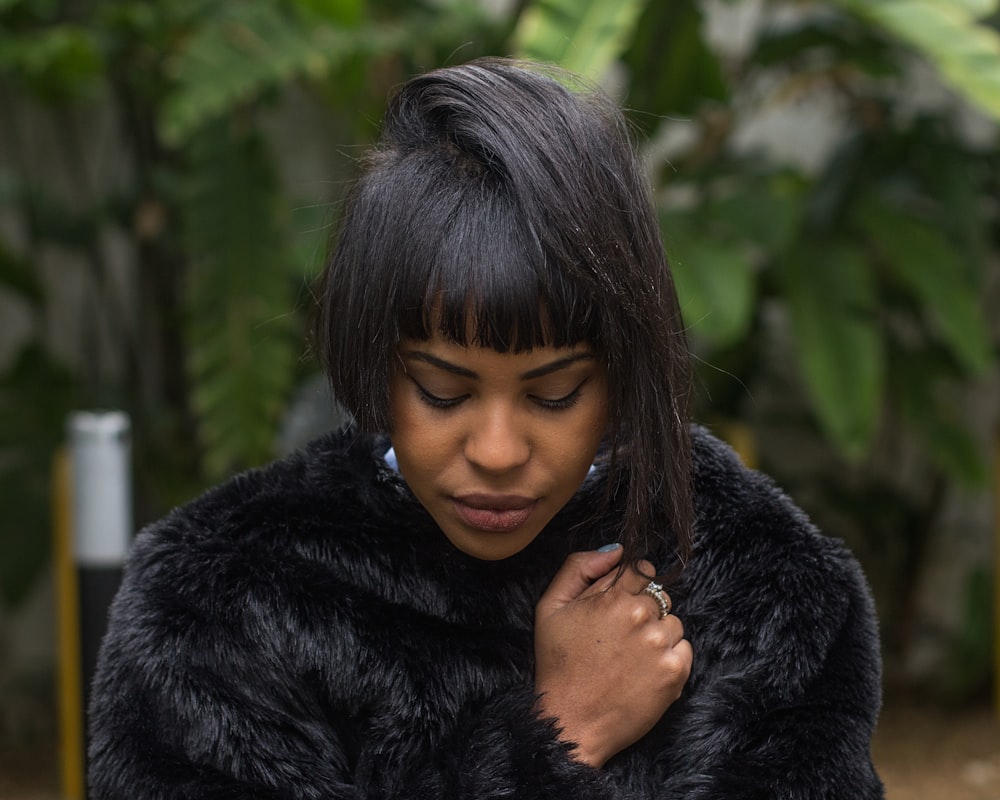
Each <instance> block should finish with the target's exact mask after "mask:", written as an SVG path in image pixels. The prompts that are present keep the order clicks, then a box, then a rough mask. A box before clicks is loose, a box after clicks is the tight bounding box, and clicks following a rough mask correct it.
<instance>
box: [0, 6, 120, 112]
mask: <svg viewBox="0 0 1000 800" xmlns="http://www.w3.org/2000/svg"><path fill="white" fill-rule="evenodd" d="M103 67H104V64H103V59H102V57H101V53H100V49H99V47H98V45H97V41H96V38H95V36H94V34H93V33H92V32H91V31H89V30H87V29H85V28H83V27H81V26H78V25H68V24H67V25H54V26H51V27H47V28H42V29H40V30H34V31H19V32H17V33H16V34H14V35H11V34H8V33H4V32H2V31H0V74H3V73H4V72H6V73H9V74H11V75H13V76H14V77H15V78H16V79H17V80H18V81H23V82H24V85H26V86H27V87H28V88H29V89H30V90H32V91H34V92H35V93H36V94H37V95H39V96H41V97H42V98H44V99H46V100H51V101H61V100H66V99H73V98H77V97H83V96H87V95H89V94H91V93H93V92H94V91H96V89H97V86H98V80H99V78H100V77H101V75H102V72H103Z"/></svg>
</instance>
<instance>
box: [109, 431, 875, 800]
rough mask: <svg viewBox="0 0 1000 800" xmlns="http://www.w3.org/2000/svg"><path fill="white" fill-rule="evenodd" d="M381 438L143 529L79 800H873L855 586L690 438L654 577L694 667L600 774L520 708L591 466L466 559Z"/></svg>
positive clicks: (870, 617) (845, 558)
mask: <svg viewBox="0 0 1000 800" xmlns="http://www.w3.org/2000/svg"><path fill="white" fill-rule="evenodd" d="M386 447H387V442H386V441H385V440H384V439H379V438H377V437H368V436H359V435H354V434H352V433H349V432H348V433H344V434H335V435H330V436H328V437H325V438H324V439H321V440H319V441H317V442H315V443H314V444H313V445H311V446H310V447H308V448H307V449H305V450H304V451H302V452H300V453H299V454H297V455H295V456H292V457H290V458H288V459H285V460H283V461H280V462H276V463H275V464H272V465H271V466H269V467H266V468H264V469H261V470H257V471H253V472H249V473H246V474H243V475H241V476H238V477H236V478H234V479H233V480H231V481H229V482H228V483H226V484H225V485H223V486H221V487H219V488H217V489H215V490H212V491H211V492H209V493H207V494H206V495H204V496H203V497H201V498H200V499H198V500H196V501H195V502H193V503H191V504H190V505H188V506H186V507H184V508H182V509H179V510H177V511H175V512H173V513H172V514H171V515H170V516H168V517H167V518H165V519H164V520H162V521H160V522H158V523H156V524H155V525H153V526H151V527H149V528H148V529H146V530H145V531H143V532H142V533H141V534H140V536H139V537H138V539H137V541H136V543H135V547H134V550H133V553H132V556H131V558H130V562H129V565H128V567H127V570H126V575H125V579H124V582H123V585H122V588H121V590H120V592H119V594H118V597H117V599H116V601H115V603H114V605H113V608H112V611H111V619H110V628H109V632H108V635H107V636H106V638H105V641H104V644H103V647H102V651H101V656H100V663H99V666H98V672H97V677H96V680H95V685H94V688H93V703H92V708H91V750H90V759H91V761H90V763H91V768H90V782H91V796H92V797H93V798H96V799H97V800H110V799H111V798H129V799H130V800H134V798H302V799H303V800H311V799H312V798H316V799H317V800H318V798H326V799H329V798H384V799H385V800H390V799H395V798H400V799H401V798H476V800H482V799H483V798H497V799H499V798H518V800H528V799H530V798H538V799H539V800H541V799H543V798H544V799H545V800H556V799H557V798H558V799H559V800H563V799H564V798H609V799H610V798H615V799H616V800H618V799H624V798H663V799H664V800H665V799H666V798H677V799H678V800H681V799H682V800H723V799H725V800H739V799H745V800H749V799H750V798H760V799H761V800H764V798H768V799H772V798H775V799H776V798H782V799H783V800H805V799H806V798H830V799H831V800H832V799H833V798H843V799H844V800H848V798H849V799H850V800H875V799H876V798H881V797H882V787H881V784H880V782H879V780H878V777H877V776H876V774H875V772H874V770H873V767H872V763H871V759H870V755H869V745H870V739H871V733H872V729H873V727H874V724H875V719H876V715H877V712H878V707H879V679H880V663H879V654H878V638H877V631H876V627H875V618H874V612H873V608H872V604H871V601H870V598H869V594H868V589H867V587H866V585H865V582H864V579H863V577H862V575H861V573H860V571H859V569H858V567H857V565H856V563H855V562H854V560H853V559H852V558H851V556H850V555H849V554H848V553H846V552H845V550H844V549H843V547H842V546H840V545H839V544H837V543H835V542H833V541H832V540H829V539H827V538H825V537H823V536H821V535H820V534H819V533H818V532H817V531H816V530H815V529H814V528H813V527H812V526H811V525H810V523H809V522H808V521H807V520H806V519H805V518H804V516H803V515H802V513H801V512H800V511H798V510H797V509H796V508H795V507H794V506H793V505H792V504H791V503H790V502H789V501H788V500H787V499H786V498H785V497H784V496H783V495H782V494H781V493H780V492H778V491H777V490H776V489H775V488H774V487H773V485H772V484H771V483H770V481H769V480H768V479H767V478H765V477H763V476H762V475H760V474H757V473H753V472H749V471H747V470H746V469H744V468H743V467H742V466H741V465H740V464H739V463H738V461H737V460H736V458H735V456H734V455H733V454H732V453H731V452H730V451H729V450H728V449H727V448H726V447H725V446H724V445H722V444H720V443H719V442H718V441H716V440H715V439H713V438H711V437H710V436H709V435H708V434H707V433H705V432H704V431H700V430H699V431H696V433H695V476H696V497H697V520H698V522H697V529H696V542H695V551H694V553H693V555H692V557H691V559H690V561H689V563H688V564H687V565H686V567H685V569H684V571H683V573H682V575H681V578H680V579H679V581H678V583H677V584H676V585H674V586H671V587H670V589H671V594H672V596H673V597H674V599H675V613H677V614H678V615H679V616H680V617H681V619H682V620H683V622H684V625H685V629H686V632H687V636H688V638H689V639H690V641H691V643H692V646H693V649H694V653H695V660H694V670H693V673H692V675H691V678H690V681H689V683H688V685H687V686H686V687H685V690H684V693H683V696H682V698H681V700H679V701H678V702H677V703H675V704H674V705H673V706H672V707H671V708H670V709H669V710H668V711H667V713H666V714H665V715H664V717H663V718H662V719H661V721H660V722H659V723H658V724H657V726H656V727H655V728H654V729H653V730H652V731H651V732H650V733H649V734H648V735H647V736H646V737H644V738H643V739H642V740H640V741H639V742H637V743H636V744H635V745H633V746H632V747H630V748H628V749H627V750H626V751H624V752H622V753H620V754H619V755H618V756H616V757H615V758H613V759H612V760H611V761H610V762H609V763H608V764H607V765H606V766H605V768H604V769H602V770H594V769H591V768H590V767H587V766H584V765H582V764H580V763H578V762H576V761H574V760H573V759H572V757H571V748H570V747H567V746H566V745H564V744H562V743H560V741H559V740H558V739H557V736H556V730H555V728H554V726H553V724H552V722H551V721H548V720H543V719H539V718H538V716H537V715H536V713H535V712H534V711H533V703H534V700H535V697H534V694H533V692H532V673H533V645H532V620H533V615H534V605H535V602H536V601H537V599H538V598H539V596H540V595H541V593H542V592H543V590H544V589H545V587H546V586H547V584H548V582H549V580H550V579H551V577H552V575H553V574H554V573H555V572H556V570H557V569H558V568H559V566H560V565H561V564H562V561H563V559H564V558H565V556H566V555H567V554H568V553H569V552H571V551H572V550H574V549H582V548H591V547H597V546H599V545H601V544H604V543H606V542H608V541H614V540H615V530H616V524H617V521H618V520H619V519H620V516H619V515H618V512H617V510H616V509H615V508H614V505H612V508H611V509H610V510H609V511H608V512H606V513H605V514H604V515H603V516H601V517H600V518H594V517H593V516H592V515H591V514H590V513H589V510H590V509H592V508H594V507H595V505H596V504H599V502H600V500H601V499H602V498H603V496H604V488H603V485H602V481H601V478H600V476H599V475H595V476H592V477H590V478H588V479H587V481H586V482H585V483H584V485H583V486H582V487H581V489H580V491H579V492H578V494H577V496H576V497H575V498H574V500H573V501H571V502H570V503H569V504H568V505H567V507H566V508H565V509H563V511H562V512H560V514H559V515H558V516H557V517H556V518H555V519H554V520H553V522H552V523H550V525H549V526H548V527H547V528H546V529H545V531H543V532H542V534H541V535H540V536H539V537H538V539H536V540H535V542H534V543H532V545H530V546H529V547H528V548H527V549H526V550H524V551H522V552H521V553H519V554H518V555H516V556H514V557H513V558H510V559H507V560H506V561H502V562H482V561H476V560H474V559H471V558H469V557H467V556H465V555H464V554H462V553H460V552H458V551H457V550H455V549H454V548H453V547H452V546H451V544H450V543H449V542H448V541H447V540H446V539H445V538H444V536H442V535H441V533H440V532H439V531H438V530H437V529H436V527H435V525H434V523H433V521H432V520H431V519H430V517H429V516H428V515H427V513H426V512H425V511H424V510H423V508H422V507H421V506H420V505H419V504H418V503H417V502H416V501H415V500H414V499H413V498H412V496H411V495H410V494H409V492H408V491H407V489H406V487H405V485H404V484H403V483H402V481H401V479H400V478H399V477H398V475H396V474H395V473H394V472H393V471H392V470H390V469H389V468H388V467H386V465H385V463H384V461H383V460H382V459H381V454H382V453H384V451H385V449H386ZM664 529H666V528H664ZM670 551H671V547H670V543H669V541H664V549H663V552H662V553H660V554H659V555H658V558H659V559H660V564H659V565H660V566H661V567H662V566H666V565H667V564H668V563H669V560H670V559H669V558H668V556H667V553H669V552H670ZM608 692H609V693H612V692H614V687H613V686H609V687H608Z"/></svg>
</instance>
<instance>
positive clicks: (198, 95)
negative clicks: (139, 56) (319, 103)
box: [160, 0, 488, 143]
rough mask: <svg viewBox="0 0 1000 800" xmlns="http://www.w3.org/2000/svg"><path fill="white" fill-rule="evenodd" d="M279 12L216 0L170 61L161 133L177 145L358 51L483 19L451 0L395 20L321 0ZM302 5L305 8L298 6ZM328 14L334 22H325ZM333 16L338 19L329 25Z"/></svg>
mask: <svg viewBox="0 0 1000 800" xmlns="http://www.w3.org/2000/svg"><path fill="white" fill-rule="evenodd" d="M312 5H313V8H312V10H311V11H308V12H307V13H303V14H300V15H297V16H296V15H293V14H287V13H284V12H283V10H282V8H281V6H280V5H279V4H276V3H274V2H272V0H240V2H238V3H218V4H216V6H215V16H213V17H211V18H210V19H208V20H206V21H204V22H203V23H202V24H201V25H199V27H197V28H196V29H195V31H194V32H193V33H192V35H191V37H190V39H189V40H188V41H187V42H186V43H185V45H184V46H183V47H182V48H181V49H180V51H179V52H178V53H177V54H176V55H175V56H174V57H173V59H172V60H171V61H170V62H169V64H168V66H169V69H170V73H171V76H172V77H173V79H174V80H175V82H176V90H175V91H174V92H173V93H172V94H171V95H170V97H169V98H168V99H167V101H166V102H165V103H164V106H163V114H162V118H161V124H160V128H161V132H162V134H163V136H164V138H165V139H166V140H167V141H168V142H172V143H180V142H182V141H183V140H184V139H185V138H186V137H187V136H190V135H191V133H192V132H193V131H194V130H196V129H197V128H198V127H199V126H200V125H202V124H204V123H206V122H208V121H211V120H213V119H215V118H217V117H219V116H222V115H223V114H224V113H226V112H227V111H229V110H231V109H234V108H236V107H238V106H240V105H245V104H247V103H248V102H250V101H252V100H254V99H255V98H256V97H258V96H259V95H261V93H263V92H264V91H265V90H267V89H270V88H272V87H275V86H281V85H284V84H286V83H288V82H289V81H291V80H293V79H296V78H313V79H322V78H325V77H327V76H328V75H329V74H330V73H331V72H332V71H333V70H334V69H336V68H337V67H339V66H341V65H343V64H345V63H347V62H348V61H349V60H350V59H352V58H354V57H356V56H358V55H375V54H380V53H389V52H396V53H398V52H402V51H405V50H407V49H408V48H412V47H414V46H415V44H417V43H419V44H420V45H421V46H424V45H427V44H435V43H440V42H452V43H454V45H458V44H459V43H461V42H462V41H463V37H464V38H466V39H467V37H468V36H470V35H472V33H473V32H475V31H477V30H478V29H479V28H481V27H483V26H485V25H486V24H487V22H486V21H487V20H488V16H487V14H486V12H485V11H484V10H482V9H481V8H479V6H478V4H474V3H471V2H461V3H453V4H452V5H451V6H449V7H448V8H447V12H446V11H445V10H444V9H438V11H437V12H435V13H433V14H431V13H429V12H426V11H421V10H419V9H418V10H415V11H413V12H411V13H410V14H409V15H408V16H404V17H403V18H402V19H397V20H396V21H395V22H392V23H390V22H385V23H382V22H373V23H368V24H364V25H352V26H348V25H346V24H345V21H347V20H353V19H354V18H355V16H356V15H354V14H353V13H349V12H350V9H347V11H346V12H345V14H343V15H340V16H339V17H338V16H337V15H336V14H334V13H333V11H331V10H330V9H327V12H326V13H325V14H320V13H318V11H319V10H322V9H321V6H322V5H325V4H322V3H318V2H317V3H314V4H312ZM303 10H305V9H303ZM331 20H332V21H331ZM334 22H336V24H334Z"/></svg>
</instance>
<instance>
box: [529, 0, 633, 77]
mask: <svg viewBox="0 0 1000 800" xmlns="http://www.w3.org/2000/svg"><path fill="white" fill-rule="evenodd" d="M645 5H646V2H645V0H537V2H534V3H532V4H531V5H529V6H528V8H527V9H526V10H525V12H524V13H523V14H522V15H521V18H520V20H519V21H518V24H517V28H516V29H515V31H514V49H515V50H516V52H517V54H518V55H519V56H520V57H522V58H529V59H532V60H534V61H543V62H548V63H551V64H558V65H559V66H562V67H565V68H566V69H568V70H571V71H572V72H575V73H577V74H579V75H582V76H584V77H586V78H589V79H591V80H597V79H599V78H601V77H603V76H604V74H605V73H606V72H607V70H608V67H609V66H610V65H611V64H612V63H613V62H614V61H615V59H616V58H617V57H618V56H619V55H620V54H621V52H622V50H624V48H625V45H626V42H627V41H628V39H629V37H630V36H631V35H632V31H633V30H634V28H635V24H636V21H637V20H638V19H639V14H640V13H641V12H642V10H643V8H644V7H645Z"/></svg>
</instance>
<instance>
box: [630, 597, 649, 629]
mask: <svg viewBox="0 0 1000 800" xmlns="http://www.w3.org/2000/svg"><path fill="white" fill-rule="evenodd" d="M652 615H653V610H652V609H651V608H650V607H649V604H648V603H644V602H642V601H641V600H640V601H639V602H633V603H630V604H629V609H628V621H629V622H631V623H632V625H634V626H635V627H640V626H642V625H645V624H646V623H647V622H649V620H650V618H651V617H652Z"/></svg>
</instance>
